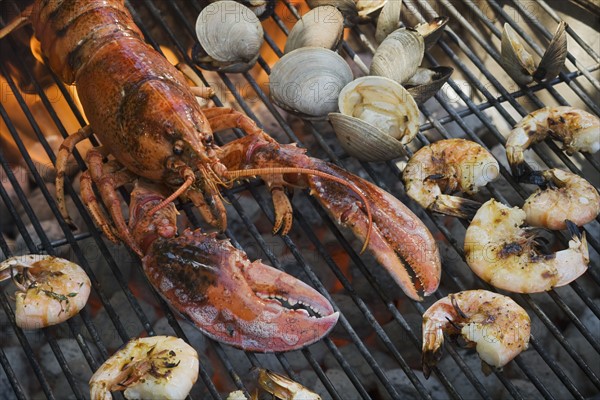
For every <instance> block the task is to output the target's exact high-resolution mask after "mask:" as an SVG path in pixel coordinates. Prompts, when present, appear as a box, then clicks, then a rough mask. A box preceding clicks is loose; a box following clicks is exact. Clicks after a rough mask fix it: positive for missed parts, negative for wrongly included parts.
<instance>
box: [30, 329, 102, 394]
mask: <svg viewBox="0 0 600 400" xmlns="http://www.w3.org/2000/svg"><path fill="white" fill-rule="evenodd" d="M56 344H57V346H58V347H59V348H60V351H61V353H62V355H63V356H64V358H65V361H66V363H67V365H68V366H69V369H70V372H71V374H72V375H73V380H74V384H75V385H76V386H77V387H78V388H79V390H80V391H81V392H82V393H83V394H84V395H87V393H89V386H88V382H89V380H90V378H91V377H92V374H93V371H92V370H91V368H90V366H89V364H88V363H87V362H86V359H85V357H83V355H82V350H81V348H80V347H79V344H78V343H77V340H75V339H71V338H63V339H58V340H57V341H56ZM88 348H89V349H90V351H91V352H92V356H93V357H94V358H95V359H97V360H98V359H99V355H98V354H95V352H94V347H93V346H88ZM39 359H40V364H41V366H42V369H43V370H44V374H45V375H46V377H47V378H49V379H48V381H49V382H50V384H51V387H52V389H53V391H54V392H55V393H56V395H57V397H58V398H75V394H74V389H73V388H72V386H71V383H69V382H68V381H67V379H66V377H65V373H64V372H63V369H62V368H61V366H60V364H59V363H58V361H57V358H56V355H55V354H54V352H53V351H52V348H51V347H50V344H46V345H45V346H44V347H42V349H41V350H40V354H39Z"/></svg>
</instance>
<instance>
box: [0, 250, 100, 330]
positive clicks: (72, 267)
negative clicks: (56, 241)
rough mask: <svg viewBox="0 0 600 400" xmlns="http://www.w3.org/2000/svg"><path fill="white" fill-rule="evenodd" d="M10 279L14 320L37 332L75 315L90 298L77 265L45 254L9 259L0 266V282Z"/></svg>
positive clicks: (86, 284)
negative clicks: (12, 289) (15, 289)
mask: <svg viewBox="0 0 600 400" xmlns="http://www.w3.org/2000/svg"><path fill="white" fill-rule="evenodd" d="M9 278H12V280H13V282H14V283H15V285H16V286H17V288H18V289H19V290H18V291H17V293H16V311H15V319H16V323H17V326H19V327H20V328H23V329H39V328H44V327H47V326H50V325H56V324H59V323H61V322H64V321H66V320H68V319H69V318H71V317H72V316H74V315H75V314H77V313H78V312H79V311H80V310H81V309H82V308H83V307H84V306H85V304H86V303H87V299H88V297H89V295H90V279H89V278H88V276H87V275H86V273H85V271H84V270H83V269H82V268H81V267H80V266H79V265H77V264H74V263H72V262H70V261H68V260H65V259H62V258H58V257H52V256H48V255H37V254H35V255H34V254H30V255H25V256H18V257H12V258H9V259H7V260H4V261H3V262H2V263H0V281H3V280H6V279H9Z"/></svg>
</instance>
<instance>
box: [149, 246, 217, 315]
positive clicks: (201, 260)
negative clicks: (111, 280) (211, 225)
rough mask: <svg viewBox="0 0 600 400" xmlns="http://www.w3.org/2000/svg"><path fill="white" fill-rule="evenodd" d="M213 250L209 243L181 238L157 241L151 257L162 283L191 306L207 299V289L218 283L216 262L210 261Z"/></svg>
mask: <svg viewBox="0 0 600 400" xmlns="http://www.w3.org/2000/svg"><path fill="white" fill-rule="evenodd" d="M214 247H215V246H214V243H211V241H210V240H204V241H192V242H190V241H189V238H185V237H180V238H176V239H169V240H158V241H156V242H155V243H154V246H153V248H152V254H153V257H154V259H155V260H154V264H155V265H156V268H158V269H160V271H158V273H159V274H160V275H162V276H163V280H165V279H166V280H168V281H169V283H171V284H172V285H173V287H174V288H176V290H177V291H178V292H182V293H184V294H185V296H186V297H187V300H188V301H189V302H190V303H192V304H200V303H202V302H203V301H204V300H205V299H206V292H207V290H208V288H209V287H210V286H215V285H216V284H217V280H218V275H219V267H218V262H215V261H218V260H213V259H212V258H213V257H211V254H213V253H215V249H214ZM149 275H150V274H149ZM157 287H160V286H157ZM180 300H182V299H181V298H180Z"/></svg>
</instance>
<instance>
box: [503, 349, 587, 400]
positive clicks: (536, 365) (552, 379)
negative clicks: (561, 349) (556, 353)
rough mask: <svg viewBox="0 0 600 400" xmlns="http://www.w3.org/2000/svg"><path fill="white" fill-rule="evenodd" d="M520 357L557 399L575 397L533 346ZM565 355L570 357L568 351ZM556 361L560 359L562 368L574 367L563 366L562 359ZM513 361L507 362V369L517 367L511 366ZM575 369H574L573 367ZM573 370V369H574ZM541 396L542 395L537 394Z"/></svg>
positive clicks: (576, 368) (564, 369)
mask: <svg viewBox="0 0 600 400" xmlns="http://www.w3.org/2000/svg"><path fill="white" fill-rule="evenodd" d="M518 357H519V359H520V360H521V362H522V363H523V364H525V365H526V366H527V367H528V368H529V370H530V371H531V373H533V375H534V376H536V377H537V378H538V379H539V380H540V382H542V383H543V385H544V387H545V388H546V389H547V390H548V392H550V393H551V394H552V396H554V398H555V399H568V398H571V397H573V395H572V394H571V393H570V392H569V391H568V389H567V388H566V387H565V385H564V384H563V383H562V382H561V380H560V379H558V378H557V376H556V374H555V373H554V372H553V371H552V369H550V367H549V366H548V364H547V363H546V362H545V361H544V359H543V358H542V357H541V356H540V355H539V353H538V352H537V351H535V349H532V348H531V346H530V348H529V349H528V350H526V351H524V352H522V353H521V354H519V356H518ZM564 357H569V356H568V355H567V354H566V353H565V355H564ZM554 360H555V361H558V362H559V363H561V364H559V365H560V368H561V370H563V371H565V372H566V371H567V368H572V366H568V367H567V366H566V365H565V366H563V365H562V361H560V359H559V360H557V359H556V358H554ZM511 364H512V363H509V364H507V365H506V366H505V367H504V369H505V370H506V369H507V368H508V367H512V368H516V366H511ZM574 368H575V370H578V368H579V367H574ZM572 370H573V369H572ZM572 370H571V371H572ZM577 372H578V373H579V371H577ZM537 397H540V396H537Z"/></svg>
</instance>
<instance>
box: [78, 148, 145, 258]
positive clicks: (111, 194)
mask: <svg viewBox="0 0 600 400" xmlns="http://www.w3.org/2000/svg"><path fill="white" fill-rule="evenodd" d="M86 161H87V163H88V166H89V169H88V171H89V177H91V180H92V181H93V182H94V183H95V184H96V185H97V186H98V190H99V191H100V196H101V197H102V202H103V203H104V204H105V205H106V207H107V208H108V212H109V214H110V216H111V217H112V221H113V222H114V224H115V229H116V232H115V231H113V229H112V226H111V224H110V222H109V220H108V218H107V216H106V214H105V213H104V212H102V209H101V207H100V205H99V204H98V202H97V199H96V197H95V196H93V191H92V189H91V182H90V180H89V179H88V175H87V174H85V179H84V176H83V175H82V183H84V185H85V188H84V185H82V191H83V190H85V191H86V197H85V199H86V200H87V201H88V202H86V203H85V204H86V206H87V207H88V209H89V210H90V212H91V214H92V216H93V217H94V220H95V221H96V222H97V223H98V224H99V225H100V227H101V228H102V231H103V232H104V234H105V235H106V236H107V237H108V238H109V239H111V240H112V241H116V242H118V240H114V239H115V237H114V234H115V233H116V235H117V237H118V238H120V239H121V240H123V242H125V244H127V245H128V246H129V247H131V248H132V249H133V250H134V251H135V252H136V253H137V254H138V255H140V256H141V255H142V253H141V250H140V249H139V247H138V246H137V244H136V243H135V241H134V240H133V237H132V236H131V232H130V231H129V228H128V227H127V223H126V222H125V218H124V217H123V213H122V211H121V203H122V201H121V199H120V198H119V196H118V194H117V191H116V189H117V188H118V187H119V186H122V185H124V184H125V183H129V182H132V181H133V180H134V179H135V175H134V174H133V173H131V172H129V171H128V170H127V169H124V168H123V169H121V170H119V171H116V168H115V166H116V165H118V164H115V163H108V164H104V161H103V160H102V153H101V152H100V150H98V149H96V148H93V149H90V150H89V151H88V153H87V157H86ZM84 181H85V182H84ZM90 193H91V196H90Z"/></svg>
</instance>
